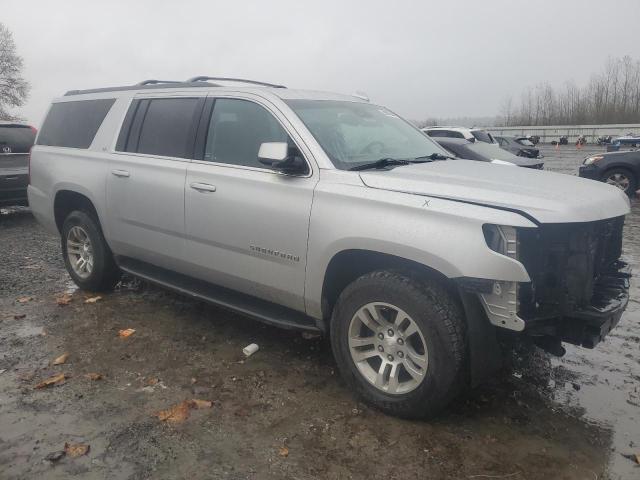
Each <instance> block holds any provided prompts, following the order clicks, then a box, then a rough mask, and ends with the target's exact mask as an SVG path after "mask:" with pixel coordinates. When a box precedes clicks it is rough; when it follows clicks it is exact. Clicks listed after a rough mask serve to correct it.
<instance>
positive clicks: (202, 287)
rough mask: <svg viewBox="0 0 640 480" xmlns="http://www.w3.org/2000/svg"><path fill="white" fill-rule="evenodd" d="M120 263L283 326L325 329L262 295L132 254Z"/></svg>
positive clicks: (190, 294)
mask: <svg viewBox="0 0 640 480" xmlns="http://www.w3.org/2000/svg"><path fill="white" fill-rule="evenodd" d="M116 262H117V264H118V266H119V267H120V268H121V269H122V270H124V271H125V272H127V273H130V274H131V275H134V276H136V277H140V278H142V279H144V280H147V281H148V282H151V283H155V284H156V285H159V286H161V287H164V288H167V289H169V290H173V291H175V292H178V293H181V294H183V295H185V296H188V297H192V298H196V299H198V300H202V301H205V302H207V303H211V304H213V305H216V306H218V307H222V308H225V309H227V310H231V311H233V312H237V313H240V314H243V315H246V316H248V317H252V318H254V319H256V320H259V321H261V322H264V323H267V324H269V325H275V326H277V327H280V328H286V329H296V330H306V331H310V332H322V330H321V329H320V328H319V326H318V325H317V324H316V321H315V320H314V319H313V318H311V317H309V316H308V315H305V314H304V313H302V312H298V311H296V310H293V309H290V308H287V307H283V306H282V305H278V304H275V303H272V302H268V301H266V300H262V299H260V298H256V297H252V296H251V295H245V294H243V293H240V292H236V291H234V290H230V289H228V288H224V287H220V286H217V285H213V284H211V283H208V282H205V281H203V280H199V279H196V278H193V277H189V276H187V275H183V274H180V273H176V272H172V271H170V270H166V269H164V268H161V267H157V266H155V265H151V264H149V263H146V262H141V261H139V260H135V259H133V258H129V257H121V256H118V257H116Z"/></svg>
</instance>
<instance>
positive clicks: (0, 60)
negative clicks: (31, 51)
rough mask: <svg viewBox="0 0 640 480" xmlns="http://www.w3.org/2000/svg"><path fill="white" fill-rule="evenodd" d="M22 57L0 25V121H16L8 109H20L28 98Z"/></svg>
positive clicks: (10, 36) (27, 85) (9, 33)
mask: <svg viewBox="0 0 640 480" xmlns="http://www.w3.org/2000/svg"><path fill="white" fill-rule="evenodd" d="M22 67H23V62H22V57H20V56H19V55H18V54H17V52H16V44H15V42H14V41H13V35H12V34H11V32H10V31H9V29H8V28H7V27H5V26H4V25H3V24H2V23H0V120H16V119H17V118H18V117H16V116H14V115H12V114H11V113H10V109H13V108H16V107H21V106H22V105H24V103H25V102H26V100H27V98H28V96H29V89H30V86H29V82H27V81H26V80H25V79H24V78H23V77H22Z"/></svg>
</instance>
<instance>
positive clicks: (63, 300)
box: [56, 293, 73, 307]
mask: <svg viewBox="0 0 640 480" xmlns="http://www.w3.org/2000/svg"><path fill="white" fill-rule="evenodd" d="M72 300H73V296H72V295H71V294H70V293H64V294H62V295H61V296H59V297H58V298H56V303H57V304H58V305H60V306H61V307H64V306H65V305H69V304H70V303H71V301H72Z"/></svg>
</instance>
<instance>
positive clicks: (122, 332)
mask: <svg viewBox="0 0 640 480" xmlns="http://www.w3.org/2000/svg"><path fill="white" fill-rule="evenodd" d="M134 333H136V331H135V330H134V329H133V328H127V329H125V330H119V331H118V336H119V337H122V338H127V337H130V336H131V335H133V334H134Z"/></svg>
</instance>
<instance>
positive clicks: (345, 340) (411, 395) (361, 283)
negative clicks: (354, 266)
mask: <svg viewBox="0 0 640 480" xmlns="http://www.w3.org/2000/svg"><path fill="white" fill-rule="evenodd" d="M464 326H465V323H464V318H463V313H462V310H461V308H460V306H459V305H458V304H457V302H455V300H454V299H453V297H452V296H451V294H450V293H448V292H447V291H446V289H444V288H443V287H442V286H441V285H439V284H438V283H436V282H434V281H431V280H425V279H417V278H413V277H411V276H409V275H405V274H402V273H397V272H388V271H378V272H373V273H370V274H367V275H364V276H362V277H360V278H358V279H357V280H355V281H354V282H353V283H351V284H350V285H349V286H348V287H347V288H346V289H345V290H344V291H343V292H342V294H341V295H340V297H339V299H338V302H337V304H336V307H335V309H334V313H333V316H332V320H331V344H332V348H333V352H334V356H335V358H336V361H337V363H338V368H339V369H340V372H341V374H342V376H343V378H344V379H345V381H346V382H347V384H348V385H349V386H350V387H351V388H352V389H353V390H355V391H356V392H357V393H358V394H359V395H360V396H361V397H362V398H363V399H364V400H365V401H366V402H368V403H370V404H372V405H374V406H376V407H378V408H380V409H381V410H383V411H384V412H386V413H389V414H392V415H397V416H400V417H405V418H422V417H427V416H432V415H434V414H436V413H438V412H439V411H440V410H441V409H442V408H444V407H445V406H446V405H447V404H448V403H449V402H450V401H451V400H452V399H453V398H454V397H455V395H456V394H457V393H458V392H459V391H460V389H461V387H462V386H463V385H464V380H465V378H466V353H465V352H466V347H465V328H464Z"/></svg>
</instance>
